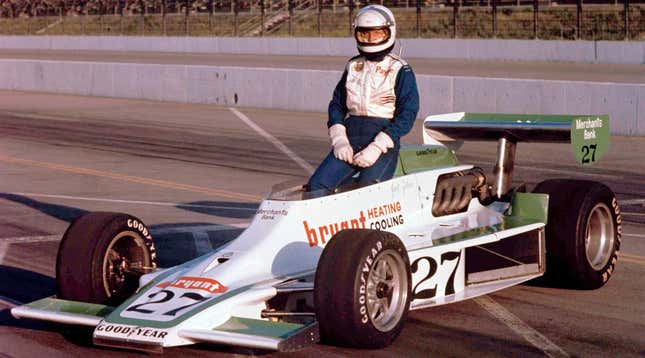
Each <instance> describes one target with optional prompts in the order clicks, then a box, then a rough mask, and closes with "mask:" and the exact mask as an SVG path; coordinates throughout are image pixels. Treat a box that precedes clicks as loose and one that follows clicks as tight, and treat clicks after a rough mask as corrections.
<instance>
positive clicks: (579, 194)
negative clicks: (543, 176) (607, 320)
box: [534, 179, 622, 289]
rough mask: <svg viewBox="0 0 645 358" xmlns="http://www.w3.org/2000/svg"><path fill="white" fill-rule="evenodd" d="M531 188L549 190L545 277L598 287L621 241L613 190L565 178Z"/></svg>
mask: <svg viewBox="0 0 645 358" xmlns="http://www.w3.org/2000/svg"><path fill="white" fill-rule="evenodd" d="M534 192H536V193H544V194H549V217H548V224H547V227H546V250H547V265H546V269H547V271H546V274H545V279H546V281H547V282H548V283H550V284H555V285H559V286H567V287H576V288H582V289H595V288H599V287H602V286H603V285H604V284H605V283H607V281H608V280H609V278H610V277H611V275H612V273H613V272H614V268H615V265H616V261H617V260H618V252H619V249H620V243H621V235H622V226H621V222H622V219H621V216H620V208H619V207H618V202H617V201H616V196H615V195H614V192H613V191H612V190H611V189H609V188H608V187H607V186H606V185H604V184H601V183H598V182H593V181H585V180H567V179H555V180H547V181H544V182H541V183H539V184H538V185H537V186H536V187H535V190H534Z"/></svg>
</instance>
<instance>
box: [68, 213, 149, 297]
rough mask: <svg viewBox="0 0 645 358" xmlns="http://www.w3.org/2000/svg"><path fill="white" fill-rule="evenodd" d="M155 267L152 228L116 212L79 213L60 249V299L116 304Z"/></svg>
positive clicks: (130, 292)
mask: <svg viewBox="0 0 645 358" xmlns="http://www.w3.org/2000/svg"><path fill="white" fill-rule="evenodd" d="M156 265H157V261H156V253H155V246H154V242H153V240H152V236H151V235H150V230H148V228H147V227H146V226H145V225H144V224H143V222H142V221H141V220H139V219H138V218H136V217H134V216H131V215H127V214H119V213H106V212H96V213H89V214H86V215H83V216H81V217H79V218H77V219H76V220H74V222H72V224H71V225H70V226H69V228H67V231H66V232H65V235H64V236H63V239H62V241H61V243H60V245H59V247H58V256H57V258H56V286H57V289H58V297H59V298H62V299H67V300H74V301H82V302H89V303H99V304H120V303H121V302H123V301H124V300H125V299H127V298H128V297H130V296H131V295H132V294H133V293H134V292H135V291H136V290H137V288H138V286H139V282H138V281H139V277H140V276H141V275H142V274H143V272H144V271H146V270H150V269H152V268H155V267H156Z"/></svg>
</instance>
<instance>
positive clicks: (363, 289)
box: [358, 241, 383, 324]
mask: <svg viewBox="0 0 645 358" xmlns="http://www.w3.org/2000/svg"><path fill="white" fill-rule="evenodd" d="M381 250H383V243H382V242H380V241H377V242H376V245H375V246H374V247H372V250H371V252H370V254H369V255H368V256H367V257H366V258H365V261H363V267H362V268H361V286H360V287H359V288H358V304H359V309H358V311H359V313H360V314H361V323H363V324H366V323H367V322H368V321H369V316H368V315H367V277H368V275H369V273H370V270H371V269H372V264H373V263H374V259H375V258H376V256H377V255H378V253H379V252H381Z"/></svg>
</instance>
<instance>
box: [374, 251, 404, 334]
mask: <svg viewBox="0 0 645 358" xmlns="http://www.w3.org/2000/svg"><path fill="white" fill-rule="evenodd" d="M407 297H408V278H407V271H406V269H405V263H404V262H403V259H402V258H401V257H400V256H399V254H398V253H397V252H396V251H394V250H386V251H384V252H383V253H381V255H379V256H378V257H377V258H376V259H375V262H374V264H373V266H372V269H371V270H370V273H369V276H368V278H367V312H368V315H369V317H370V320H371V321H372V324H373V325H374V327H375V328H376V329H378V330H379V331H382V332H387V331H390V330H391V329H392V328H394V327H395V326H396V325H397V324H398V323H399V321H400V320H401V317H402V316H403V312H404V311H405V308H406V307H405V304H406V302H407Z"/></svg>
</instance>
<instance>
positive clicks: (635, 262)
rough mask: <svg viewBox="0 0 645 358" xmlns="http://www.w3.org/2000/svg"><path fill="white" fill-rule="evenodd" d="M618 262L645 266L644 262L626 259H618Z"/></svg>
mask: <svg viewBox="0 0 645 358" xmlns="http://www.w3.org/2000/svg"><path fill="white" fill-rule="evenodd" d="M618 262H629V263H631V264H637V265H641V266H645V261H641V260H634V259H629V258H626V257H621V258H619V259H618Z"/></svg>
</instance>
